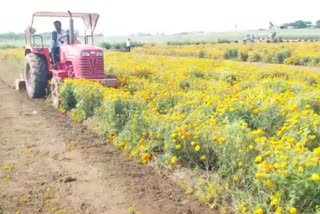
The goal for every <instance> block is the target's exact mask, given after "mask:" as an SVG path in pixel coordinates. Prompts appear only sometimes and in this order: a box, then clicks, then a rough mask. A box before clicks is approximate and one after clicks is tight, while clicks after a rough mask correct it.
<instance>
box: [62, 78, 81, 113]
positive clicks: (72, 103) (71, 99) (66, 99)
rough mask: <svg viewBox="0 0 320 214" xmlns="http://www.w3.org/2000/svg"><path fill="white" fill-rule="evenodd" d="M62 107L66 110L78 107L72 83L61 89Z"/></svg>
mask: <svg viewBox="0 0 320 214" xmlns="http://www.w3.org/2000/svg"><path fill="white" fill-rule="evenodd" d="M59 91H60V92H59V93H60V105H59V107H60V108H61V109H64V110H71V109H73V108H75V107H76V103H77V101H76V98H75V95H74V88H73V87H72V85H71V84H70V83H65V84H63V86H62V87H61V88H60V89H59Z"/></svg>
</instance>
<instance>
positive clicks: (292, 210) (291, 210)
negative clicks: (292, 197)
mask: <svg viewBox="0 0 320 214" xmlns="http://www.w3.org/2000/svg"><path fill="white" fill-rule="evenodd" d="M289 212H290V214H297V213H298V211H297V209H296V208H291V209H290V210H289Z"/></svg>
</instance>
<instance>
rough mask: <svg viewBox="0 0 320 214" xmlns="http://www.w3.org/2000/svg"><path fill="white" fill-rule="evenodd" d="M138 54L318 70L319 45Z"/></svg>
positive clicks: (157, 49)
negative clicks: (296, 66) (316, 67)
mask: <svg viewBox="0 0 320 214" xmlns="http://www.w3.org/2000/svg"><path fill="white" fill-rule="evenodd" d="M135 52H137V53H146V54H155V55H167V56H185V57H188V56H193V57H199V58H212V59H229V60H238V61H244V62H263V63H273V64H288V65H304V66H320V43H318V42H308V43H305V42H297V43H277V44H272V43H249V44H218V45H185V46H161V45H157V46H145V47H142V48H137V49H136V50H135Z"/></svg>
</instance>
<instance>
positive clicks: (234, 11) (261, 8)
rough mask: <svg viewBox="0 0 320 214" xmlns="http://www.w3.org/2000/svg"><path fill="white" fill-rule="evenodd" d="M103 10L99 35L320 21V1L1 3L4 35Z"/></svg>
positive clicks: (30, 0) (45, 0) (77, 0)
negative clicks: (42, 17) (64, 14)
mask: <svg viewBox="0 0 320 214" xmlns="http://www.w3.org/2000/svg"><path fill="white" fill-rule="evenodd" d="M67 10H71V12H72V11H73V12H98V13H100V15H101V18H100V21H99V23H98V28H97V32H102V33H104V34H105V35H129V34H132V33H137V32H145V33H156V32H165V33H176V32H182V31H200V30H201V31H225V30H234V26H235V25H236V24H237V25H238V29H253V28H267V27H268V23H269V21H273V22H274V23H276V24H281V23H284V22H290V21H295V20H298V19H303V20H310V21H315V20H317V19H320V0H303V1H302V0H267V1H261V0H50V1H48V0H7V1H4V2H1V7H0V33H3V32H8V31H11V32H23V31H24V29H25V28H26V27H27V25H29V23H30V22H31V15H32V13H33V12H35V11H67Z"/></svg>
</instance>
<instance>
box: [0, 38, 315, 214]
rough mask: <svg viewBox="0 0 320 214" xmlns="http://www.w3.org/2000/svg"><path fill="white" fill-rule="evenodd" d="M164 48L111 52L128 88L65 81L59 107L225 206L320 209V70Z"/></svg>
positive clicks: (111, 62)
mask: <svg viewBox="0 0 320 214" xmlns="http://www.w3.org/2000/svg"><path fill="white" fill-rule="evenodd" d="M268 45H269V44H268ZM306 45H311V44H306ZM151 48H152V47H151ZM153 48H154V47H153ZM162 48H163V47H162ZM179 48H180V47H179ZM183 48H184V47H182V49H183ZM188 48H189V49H192V47H188ZM212 49H214V47H212ZM307 49H308V48H306V50H307ZM168 51H169V52H170V47H168ZM195 52H196V51H195ZM159 54H160V55H148V54H141V52H139V50H137V53H120V52H111V51H108V52H105V70H106V74H107V75H116V76H118V78H119V80H120V82H121V87H120V88H118V89H113V88H105V87H103V86H101V85H100V84H99V83H94V82H90V81H86V80H71V79H68V80H66V81H65V84H64V85H63V86H62V88H61V90H60V95H61V104H60V111H62V112H64V111H66V110H70V111H72V115H73V118H74V120H76V121H79V122H80V121H83V120H85V119H87V118H88V117H93V118H94V119H95V121H96V123H97V132H98V133H100V134H101V135H103V136H105V137H106V138H107V139H108V141H110V142H112V143H114V144H115V145H116V146H119V147H121V148H122V149H123V151H124V153H125V154H126V155H128V156H130V157H136V158H137V159H138V160H139V161H140V162H141V163H143V164H153V165H155V166H157V167H159V168H160V169H161V170H162V171H163V172H168V173H170V174H173V175H174V176H176V177H178V178H179V182H180V183H181V188H183V189H184V190H185V192H186V194H194V195H196V196H197V197H199V199H200V200H201V201H203V202H204V203H206V204H207V205H208V206H210V207H212V208H213V209H217V210H218V212H224V213H255V214H265V213H276V214H280V213H290V214H295V213H320V211H319V207H320V128H319V123H320V115H319V114H320V105H319V104H320V76H319V74H315V73H311V72H308V71H305V70H304V69H303V68H299V67H292V66H290V67H289V66H286V65H253V64H252V65H251V64H248V63H247V64H243V63H241V62H235V61H224V60H221V59H200V58H197V57H183V58H182V57H181V58H180V57H170V56H161V55H162V54H164V53H159ZM168 55H171V54H168ZM4 56H5V57H6V60H7V61H11V62H15V59H20V58H19V57H18V56H21V57H22V58H23V52H22V51H21V50H19V51H18V50H14V51H12V50H10V51H2V52H0V59H1V60H2V61H4V60H3V57H4ZM19 63H20V62H19Z"/></svg>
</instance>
